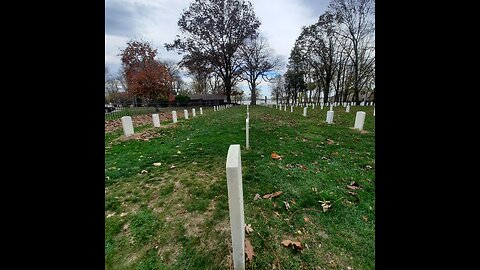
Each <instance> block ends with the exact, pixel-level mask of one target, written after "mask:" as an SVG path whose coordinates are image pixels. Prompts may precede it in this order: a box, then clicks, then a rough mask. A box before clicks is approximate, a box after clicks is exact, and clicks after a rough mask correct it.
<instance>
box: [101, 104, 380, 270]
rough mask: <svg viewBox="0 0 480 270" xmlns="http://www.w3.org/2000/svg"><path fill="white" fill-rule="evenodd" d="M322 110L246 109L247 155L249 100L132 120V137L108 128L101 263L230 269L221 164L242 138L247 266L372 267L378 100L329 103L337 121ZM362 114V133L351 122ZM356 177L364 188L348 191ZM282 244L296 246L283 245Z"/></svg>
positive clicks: (123, 266)
mask: <svg viewBox="0 0 480 270" xmlns="http://www.w3.org/2000/svg"><path fill="white" fill-rule="evenodd" d="M327 109H328V107H324V109H323V110H320V107H319V106H318V107H317V106H316V107H315V110H313V111H312V109H311V107H309V109H308V117H303V116H302V113H303V108H301V107H296V108H294V112H293V113H290V107H287V112H285V111H283V110H282V111H280V110H277V109H275V108H267V107H263V106H250V147H251V149H250V150H246V149H245V117H246V106H237V107H233V108H228V109H225V110H222V111H218V112H214V111H213V109H212V108H204V110H203V111H204V115H199V114H200V110H199V109H198V108H196V110H197V117H195V118H192V117H191V115H190V119H188V120H185V119H183V118H180V117H179V122H178V123H176V124H173V123H171V122H168V123H166V122H162V123H161V125H162V127H161V128H157V129H154V128H153V126H152V124H146V125H141V126H135V132H136V133H140V134H136V135H135V137H134V138H131V139H128V140H126V139H125V138H123V136H122V135H123V132H122V130H121V128H120V129H118V130H115V131H113V132H108V133H106V134H105V268H106V269H233V268H231V260H232V259H231V239H230V225H229V216H228V197H227V181H226V172H225V162H226V156H227V152H228V148H229V146H230V145H231V144H240V145H241V148H242V166H243V167H242V172H243V197H244V204H245V205H244V210H245V223H246V224H251V227H252V229H253V232H251V233H250V234H246V238H248V239H249V240H250V242H251V243H252V245H253V250H254V252H255V255H254V257H253V261H251V262H250V261H247V262H246V267H247V269H374V268H375V123H374V119H375V117H374V116H373V107H361V106H355V107H352V108H351V110H350V113H346V112H345V108H344V107H343V106H339V107H335V108H334V111H335V115H334V124H332V125H328V124H326V123H325V118H326V111H327ZM360 110H361V111H365V112H366V113H367V116H366V119H365V125H364V129H365V131H366V132H359V131H358V130H353V129H352V127H353V125H354V121H355V113H356V112H357V111H360ZM189 113H191V112H190V111H189ZM117 121H118V120H117ZM272 152H275V153H277V154H278V155H280V156H281V157H282V159H281V160H275V159H272V158H271V154H272ZM153 163H157V164H156V165H159V164H158V163H161V165H159V166H154V165H153ZM353 181H354V182H355V184H354V185H358V187H359V189H349V188H347V185H351V184H352V182H353ZM276 191H282V192H283V193H282V194H281V195H280V196H278V197H275V198H269V199H263V198H262V196H263V195H265V194H268V193H273V192H276ZM256 194H259V195H260V199H255V197H256ZM257 197H258V196H257ZM322 201H330V205H331V207H330V208H328V209H326V211H323V208H322ZM286 239H288V240H292V241H300V242H301V244H302V246H303V250H296V249H293V248H292V247H289V248H287V247H284V246H282V244H281V242H282V241H283V240H286Z"/></svg>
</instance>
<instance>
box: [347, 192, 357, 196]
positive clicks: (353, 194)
mask: <svg viewBox="0 0 480 270" xmlns="http://www.w3.org/2000/svg"><path fill="white" fill-rule="evenodd" d="M347 193H348V194H350V195H352V196H356V195H357V193H355V192H351V191H348V192H347Z"/></svg>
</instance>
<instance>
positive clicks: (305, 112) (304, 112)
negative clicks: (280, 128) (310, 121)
mask: <svg viewBox="0 0 480 270" xmlns="http://www.w3.org/2000/svg"><path fill="white" fill-rule="evenodd" d="M303 116H305V117H307V107H305V108H303Z"/></svg>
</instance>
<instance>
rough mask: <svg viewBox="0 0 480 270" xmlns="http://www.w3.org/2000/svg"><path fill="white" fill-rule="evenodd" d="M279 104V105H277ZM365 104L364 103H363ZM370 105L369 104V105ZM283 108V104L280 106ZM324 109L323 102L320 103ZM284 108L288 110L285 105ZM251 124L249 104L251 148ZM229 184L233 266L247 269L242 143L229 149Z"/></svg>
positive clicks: (361, 118) (361, 115)
mask: <svg viewBox="0 0 480 270" xmlns="http://www.w3.org/2000/svg"><path fill="white" fill-rule="evenodd" d="M350 105H351V104H345V107H346V112H350ZM276 106H278V105H276ZM333 106H335V104H331V105H330V110H329V111H328V112H327V123H329V124H332V123H333ZM361 106H363V105H361ZM367 106H368V105H367ZM279 107H280V110H281V109H282V107H281V105H280V106H279ZM320 107H321V109H322V110H323V104H321V105H320ZM307 108H308V106H307V107H305V108H304V109H303V115H304V116H305V117H306V116H307ZM312 109H315V104H312ZM284 110H285V111H287V106H286V105H285V107H284ZM290 112H293V106H291V107H290ZM365 115H366V113H365V112H362V111H359V112H357V115H356V117H355V125H354V129H359V130H362V129H363V123H364V122H365ZM373 116H375V108H374V109H373ZM249 124H250V112H249V107H248V105H247V119H245V127H246V129H245V133H246V134H245V135H246V140H245V141H246V144H245V147H246V149H250V144H249ZM226 171H227V185H228V208H229V216H230V230H231V237H232V248H233V267H234V269H235V270H244V269H245V219H244V210H243V185H242V158H241V153H240V145H239V144H232V145H230V147H229V149H228V154H227V162H226Z"/></svg>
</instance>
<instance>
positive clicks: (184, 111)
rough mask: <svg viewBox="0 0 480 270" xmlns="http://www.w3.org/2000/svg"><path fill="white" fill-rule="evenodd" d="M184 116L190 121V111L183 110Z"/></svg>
mask: <svg viewBox="0 0 480 270" xmlns="http://www.w3.org/2000/svg"><path fill="white" fill-rule="evenodd" d="M183 116H185V119H188V110H183Z"/></svg>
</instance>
